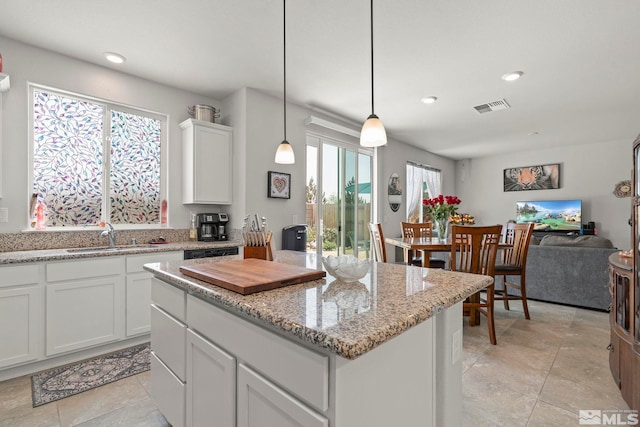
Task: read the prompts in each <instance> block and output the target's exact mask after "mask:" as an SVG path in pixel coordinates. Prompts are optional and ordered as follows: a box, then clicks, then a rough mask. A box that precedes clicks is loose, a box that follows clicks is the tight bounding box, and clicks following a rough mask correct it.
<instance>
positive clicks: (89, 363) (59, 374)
mask: <svg viewBox="0 0 640 427" xmlns="http://www.w3.org/2000/svg"><path fill="white" fill-rule="evenodd" d="M150 351H151V349H150V346H149V343H147V344H140V345H137V346H134V347H129V348H125V349H123V350H118V351H115V352H113V353H109V354H103V355H101V356H97V357H94V358H91V359H87V360H83V361H81V362H76V363H72V364H69V365H66V366H61V367H58V368H54V369H50V370H47V371H42V372H38V373H37V374H35V375H33V376H32V377H31V390H32V395H33V407H34V408H35V407H36V406H40V405H44V404H45V403H49V402H54V401H56V400H60V399H63V398H65V397H69V396H73V395H74V394H78V393H82V392H83V391H87V390H91V389H92V388H96V387H100V386H101V385H105V384H108V383H110V382H113V381H117V380H120V379H122V378H126V377H128V376H131V375H135V374H139V373H140V372H144V371H148V370H149V368H150V365H149V364H150V362H149V354H150Z"/></svg>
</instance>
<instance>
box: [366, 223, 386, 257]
mask: <svg viewBox="0 0 640 427" xmlns="http://www.w3.org/2000/svg"><path fill="white" fill-rule="evenodd" d="M369 233H371V246H373V251H372V252H371V253H372V255H373V260H374V261H378V262H387V249H386V247H385V245H384V234H383V233H382V225H380V224H378V223H369Z"/></svg>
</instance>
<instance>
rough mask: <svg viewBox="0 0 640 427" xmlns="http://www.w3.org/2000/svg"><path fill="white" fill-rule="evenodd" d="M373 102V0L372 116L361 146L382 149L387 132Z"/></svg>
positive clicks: (369, 118) (365, 127)
mask: <svg viewBox="0 0 640 427" xmlns="http://www.w3.org/2000/svg"><path fill="white" fill-rule="evenodd" d="M373 101H374V96H373V0H371V115H369V117H367V120H366V121H365V122H364V125H362V130H361V131H360V145H362V146H363V147H380V146H381V145H385V144H386V143H387V132H386V131H385V130H384V126H383V125H382V121H381V120H380V119H379V118H378V116H376V113H375V112H374V108H373V106H374V103H373Z"/></svg>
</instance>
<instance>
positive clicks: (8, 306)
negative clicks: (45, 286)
mask: <svg viewBox="0 0 640 427" xmlns="http://www.w3.org/2000/svg"><path fill="white" fill-rule="evenodd" d="M38 271H39V267H38V265H37V264H30V265H21V266H7V267H0V277H2V283H1V284H0V343H2V344H1V345H0V368H3V367H5V366H11V365H15V364H18V363H23V362H28V361H30V360H35V359H37V358H38V330H39V329H38V319H39V316H38V314H39V312H40V300H41V298H40V292H39V286H38V280H39V273H38Z"/></svg>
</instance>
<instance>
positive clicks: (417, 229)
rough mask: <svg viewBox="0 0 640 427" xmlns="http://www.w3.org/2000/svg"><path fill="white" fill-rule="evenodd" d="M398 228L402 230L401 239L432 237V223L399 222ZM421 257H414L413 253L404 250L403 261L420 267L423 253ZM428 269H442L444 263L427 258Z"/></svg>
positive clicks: (440, 260) (438, 259)
mask: <svg viewBox="0 0 640 427" xmlns="http://www.w3.org/2000/svg"><path fill="white" fill-rule="evenodd" d="M400 228H401V229H402V238H407V237H433V223H432V222H418V223H413V222H404V221H401V222H400ZM420 252H422V255H421V256H415V253H414V251H412V250H409V249H405V259H406V260H407V263H408V264H411V265H417V266H422V257H423V256H425V252H424V251H420ZM429 267H430V268H444V267H445V262H444V260H443V259H440V258H432V257H430V258H429Z"/></svg>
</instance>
